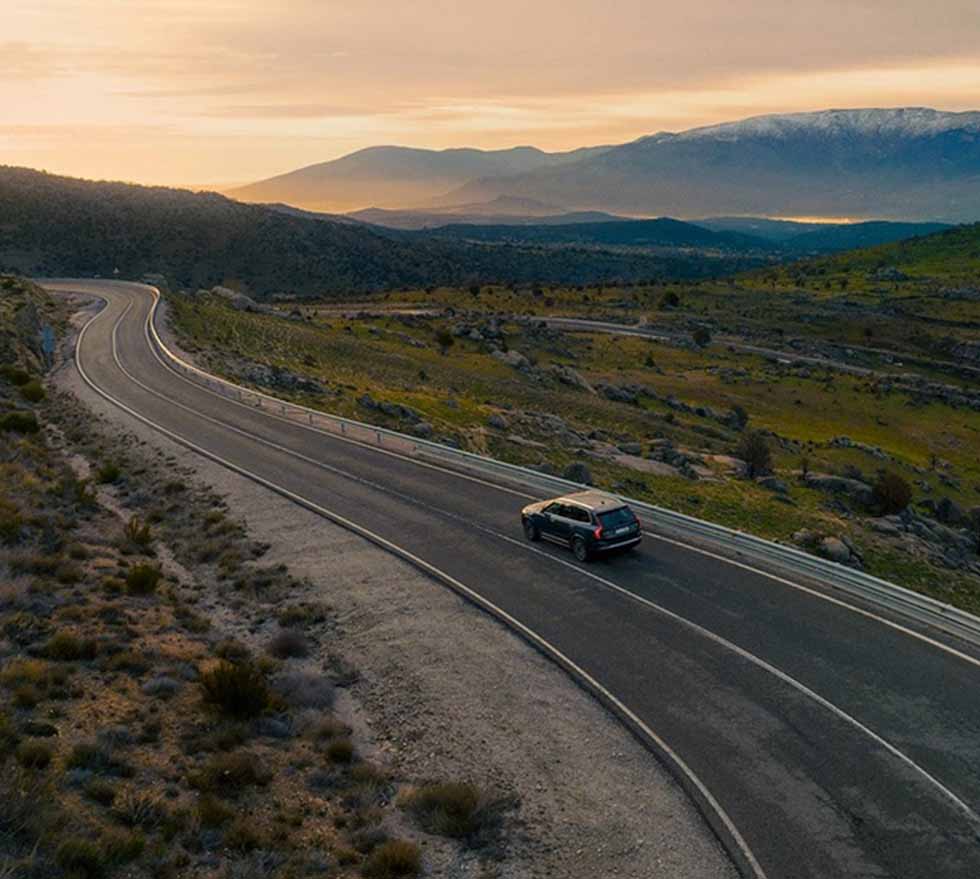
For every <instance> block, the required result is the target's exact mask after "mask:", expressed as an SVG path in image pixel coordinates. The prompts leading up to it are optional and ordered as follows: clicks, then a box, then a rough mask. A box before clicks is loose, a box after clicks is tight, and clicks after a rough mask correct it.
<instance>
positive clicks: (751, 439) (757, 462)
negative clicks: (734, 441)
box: [735, 430, 772, 479]
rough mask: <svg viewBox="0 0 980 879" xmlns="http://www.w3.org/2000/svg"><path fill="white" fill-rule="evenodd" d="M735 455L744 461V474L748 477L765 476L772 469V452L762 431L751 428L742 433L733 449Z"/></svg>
mask: <svg viewBox="0 0 980 879" xmlns="http://www.w3.org/2000/svg"><path fill="white" fill-rule="evenodd" d="M735 456H736V457H738V458H741V459H742V460H743V461H745V464H746V475H747V476H748V477H749V478H750V479H754V478H755V477H756V476H765V474H767V473H769V472H770V471H771V470H772V452H771V451H770V449H769V440H768V439H767V438H766V435H765V434H764V433H762V431H759V430H752V431H749V432H748V433H745V434H742V438H741V439H740V440H739V443H738V447H737V448H736V449H735Z"/></svg>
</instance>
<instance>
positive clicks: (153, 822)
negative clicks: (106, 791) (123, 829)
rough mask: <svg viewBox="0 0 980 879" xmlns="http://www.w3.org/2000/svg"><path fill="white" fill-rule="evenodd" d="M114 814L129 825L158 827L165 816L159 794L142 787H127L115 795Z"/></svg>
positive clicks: (146, 827)
mask: <svg viewBox="0 0 980 879" xmlns="http://www.w3.org/2000/svg"><path fill="white" fill-rule="evenodd" d="M112 815H113V817H114V818H115V819H116V820H117V821H119V822H120V823H121V824H125V825H126V826H127V827H142V828H143V829H150V828H153V827H156V826H157V825H158V824H159V823H160V821H161V820H162V819H163V816H164V808H163V803H162V802H161V800H160V797H159V795H157V794H156V793H154V792H152V791H148V790H143V789H140V788H134V787H127V788H126V789H125V790H123V791H122V793H120V794H118V795H117V796H116V797H115V802H114V803H113V804H112Z"/></svg>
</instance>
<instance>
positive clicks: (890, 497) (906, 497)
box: [872, 472, 912, 516]
mask: <svg viewBox="0 0 980 879" xmlns="http://www.w3.org/2000/svg"><path fill="white" fill-rule="evenodd" d="M872 491H873V497H874V502H875V506H876V507H877V509H878V511H879V512H880V513H881V515H883V516H890V515H894V514H895V513H901V512H902V510H904V509H905V508H906V507H907V506H908V505H909V502H910V501H911V500H912V486H910V485H909V484H908V482H906V481H905V480H904V479H903V478H902V477H901V476H899V475H898V474H897V473H891V472H885V473H882V474H881V475H880V476H879V477H878V479H877V480H876V481H875V484H874V486H873V488H872Z"/></svg>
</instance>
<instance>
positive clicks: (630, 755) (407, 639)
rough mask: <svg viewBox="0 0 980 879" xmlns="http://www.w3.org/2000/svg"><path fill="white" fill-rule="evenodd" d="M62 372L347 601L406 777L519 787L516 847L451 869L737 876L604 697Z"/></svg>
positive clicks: (347, 630) (436, 591)
mask: <svg viewBox="0 0 980 879" xmlns="http://www.w3.org/2000/svg"><path fill="white" fill-rule="evenodd" d="M54 380H55V382H56V383H57V384H58V385H60V386H61V387H63V388H65V389H67V390H70V391H71V392H73V393H75V394H76V395H77V396H79V397H80V398H81V399H82V400H84V401H85V402H86V403H87V404H88V405H89V406H90V407H91V408H92V409H93V411H94V412H95V413H96V414H97V415H100V416H103V417H105V418H106V419H108V420H110V421H111V422H113V423H118V424H119V425H120V427H121V428H124V429H125V430H127V431H129V432H131V433H133V434H135V435H136V436H137V437H138V438H139V439H141V440H145V441H147V442H149V443H152V444H153V445H155V446H157V447H159V448H162V449H163V450H164V451H166V452H168V453H172V454H174V455H176V456H177V457H178V459H179V460H180V462H181V463H182V464H187V465H189V466H192V467H194V468H195V470H196V472H197V474H198V475H199V477H200V478H201V479H202V480H203V481H204V482H206V483H208V484H209V485H211V486H212V487H213V488H214V489H215V490H217V491H218V492H220V493H221V494H223V495H224V496H225V497H226V498H227V501H228V503H229V505H230V507H231V509H232V511H233V512H234V513H235V514H236V515H243V517H244V519H245V520H246V523H247V526H248V529H249V532H250V534H251V536H252V537H253V538H254V539H256V540H259V541H263V542H267V543H269V544H270V545H271V549H270V551H269V553H268V555H267V557H266V561H267V562H269V563H270V564H275V563H277V562H283V563H286V564H288V565H289V567H290V569H291V571H292V573H293V574H294V575H295V576H298V577H301V578H306V579H308V580H310V581H311V582H312V583H313V584H314V588H315V589H316V596H314V595H312V594H311V595H310V597H319V598H320V599H321V600H323V601H325V602H327V603H328V604H330V605H331V606H332V607H333V608H334V610H335V612H336V615H337V620H338V643H337V644H336V645H335V648H336V652H337V653H339V654H341V655H342V656H344V657H345V659H346V660H348V661H349V662H351V663H353V665H354V666H355V667H356V668H357V669H358V671H359V673H360V676H359V680H358V681H357V682H356V683H355V684H354V685H353V686H352V687H351V688H350V691H349V693H350V698H349V700H346V701H347V707H346V710H347V711H348V712H349V715H350V717H351V719H352V720H353V721H354V722H355V723H356V724H357V725H358V726H362V728H364V730H365V733H364V734H369V735H370V737H371V739H372V741H373V743H374V747H376V749H377V751H378V752H379V756H382V757H383V759H384V760H385V761H386V762H388V763H389V764H390V765H391V766H392V767H393V768H394V769H395V771H396V772H398V773H399V774H401V775H403V776H404V777H406V778H409V779H419V780H424V779H435V780H448V779H468V780H473V781H475V782H477V783H479V784H481V785H485V786H488V787H495V788H499V789H502V790H503V791H506V792H510V793H513V794H515V795H516V796H517V797H518V798H519V802H520V805H519V807H518V809H517V810H516V818H515V821H514V827H513V828H511V830H510V832H509V838H508V846H507V850H506V851H505V852H504V853H503V855H502V857H501V858H500V859H499V860H498V861H496V862H494V863H492V864H490V865H489V866H488V865H487V864H486V863H485V862H481V861H480V860H478V859H477V858H476V857H475V856H469V855H466V854H464V855H462V856H460V857H458V858H455V859H452V860H450V861H446V860H445V859H443V858H439V859H438V863H436V862H435V861H434V860H433V861H430V863H431V866H432V871H433V875H440V876H452V877H474V879H477V877H479V879H484V877H489V876H498V877H501V879H504V877H538V876H540V877H567V879H596V877H612V876H620V877H637V879H639V877H644V879H647V877H670V879H701V877H704V879H724V877H734V876H735V871H734V870H733V868H732V867H731V866H730V864H729V863H728V861H727V858H726V857H725V855H724V853H723V852H722V850H721V849H720V846H719V845H718V844H717V842H716V840H715V839H714V837H713V836H712V835H711V833H710V831H709V830H708V828H707V826H706V825H705V824H704V822H703V820H702V819H701V818H700V816H699V815H698V814H697V812H696V811H695V809H694V807H693V806H692V805H691V804H690V802H689V800H688V799H687V797H686V795H685V794H684V793H683V792H682V791H681V790H680V788H679V787H678V786H677V785H676V784H675V783H674V782H673V780H672V779H671V778H670V777H669V775H668V774H667V772H666V770H665V769H664V768H663V767H661V766H660V765H659V764H658V763H657V762H656V761H655V760H654V759H653V758H652V757H651V756H650V755H649V754H648V753H647V752H646V751H645V750H644V749H643V748H642V746H640V745H639V744H638V743H637V742H636V741H635V740H634V739H633V738H632V737H631V736H630V735H629V734H628V733H627V732H626V731H625V730H624V729H623V728H622V727H621V726H620V724H619V723H618V722H616V721H614V720H613V719H612V718H611V717H610V716H609V715H608V714H607V713H606V712H605V710H604V709H603V708H602V707H601V706H599V705H598V703H596V702H595V701H594V700H593V699H592V698H591V697H590V696H588V695H587V694H585V693H584V692H583V691H581V690H580V689H579V688H578V687H577V686H576V685H574V684H573V683H572V682H571V681H570V680H569V679H568V678H567V677H566V676H565V675H564V674H563V673H562V672H560V671H559V670H558V669H556V668H555V667H554V666H553V665H551V664H550V663H549V662H548V661H546V660H545V659H544V658H543V657H541V656H540V655H539V654H537V653H536V652H535V651H534V650H533V649H532V648H530V647H529V646H527V645H526V644H525V643H524V642H523V641H521V640H519V639H518V638H516V637H515V636H513V635H512V634H510V633H509V632H508V631H507V630H506V629H504V628H503V627H502V626H500V625H499V624H498V623H496V622H494V621H493V620H491V619H490V618H488V617H487V616H485V615H484V614H482V613H481V612H479V611H477V610H476V609H474V608H472V607H471V606H469V605H467V604H466V603H464V602H463V601H462V600H461V599H459V598H457V597H456V596H455V595H453V594H451V593H450V592H448V591H447V590H446V589H445V588H444V587H442V586H440V585H438V584H436V583H435V582H433V581H431V580H430V579H428V578H426V577H424V576H422V575H421V574H420V573H418V572H417V571H416V570H415V569H413V568H411V567H410V566H408V565H406V564H405V563H403V562H401V561H400V560H398V559H396V558H395V557H393V556H391V555H389V554H387V553H385V552H383V551H382V550H380V549H378V548H376V547H374V546H373V545H371V544H369V543H367V542H366V541H364V540H362V539H361V538H359V537H356V536H355V535H353V534H351V533H349V532H347V531H345V530H343V529H341V528H339V527H338V526H336V525H334V524H332V523H330V522H327V521H325V520H323V519H322V518H320V517H318V516H316V515H314V514H313V513H310V512H308V511H307V510H304V509H302V508H300V507H297V506H296V505H294V504H292V503H290V502H288V501H286V500H285V499H283V498H280V497H279V496H278V495H275V494H274V493H272V492H270V491H268V490H267V489H264V488H262V487H260V486H257V485H255V484H254V483H252V482H250V481H249V480H247V479H245V478H244V477H240V476H238V475H236V474H234V473H231V472H230V471H228V470H226V469H224V468H222V467H220V466H219V465H217V464H214V463H213V462H210V461H208V460H205V459H202V458H199V457H197V456H195V455H193V454H191V453H189V452H187V451H186V450H184V449H183V448H182V447H180V446H177V445H175V444H173V443H171V442H170V441H169V440H166V439H165V438H164V437H161V436H160V435H159V434H157V433H155V432H154V431H152V430H151V429H149V428H147V427H145V426H144V425H142V424H140V423H139V422H137V421H135V420H134V419H131V418H130V417H129V416H126V415H125V414H123V413H121V412H120V411H119V410H117V409H115V408H114V407H112V406H111V405H110V404H108V403H106V402H105V401H104V400H102V398H100V397H98V396H97V395H95V394H94V393H93V392H92V391H91V390H90V389H89V388H88V387H87V386H85V385H84V384H83V383H82V381H81V379H80V377H79V376H78V373H77V372H76V370H75V369H74V367H73V366H72V367H66V368H63V369H61V370H60V371H58V373H57V374H56V376H55V379H54Z"/></svg>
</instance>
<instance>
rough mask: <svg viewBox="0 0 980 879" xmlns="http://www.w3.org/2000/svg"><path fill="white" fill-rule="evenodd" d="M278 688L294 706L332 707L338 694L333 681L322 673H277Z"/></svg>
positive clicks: (288, 702) (284, 698)
mask: <svg viewBox="0 0 980 879" xmlns="http://www.w3.org/2000/svg"><path fill="white" fill-rule="evenodd" d="M275 685H276V690H277V692H278V693H279V695H280V696H281V698H282V699H283V700H284V701H285V702H286V703H287V704H288V705H290V706H292V707H293V708H320V709H324V708H330V707H331V706H332V705H333V703H334V700H335V699H336V696H337V691H336V688H335V687H334V685H333V682H332V681H330V680H329V679H328V678H326V677H324V676H323V675H320V674H313V673H311V672H304V671H291V672H285V673H284V674H281V675H277V676H276V679H275Z"/></svg>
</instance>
